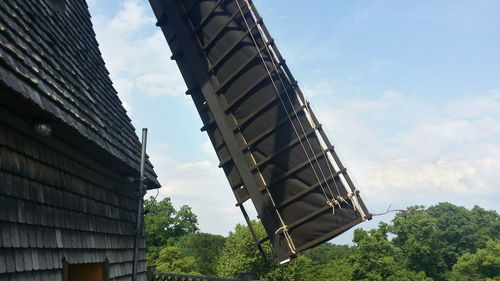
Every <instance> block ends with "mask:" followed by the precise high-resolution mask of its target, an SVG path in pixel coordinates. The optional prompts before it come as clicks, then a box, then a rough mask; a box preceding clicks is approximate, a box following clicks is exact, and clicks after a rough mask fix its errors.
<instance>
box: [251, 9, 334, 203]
mask: <svg viewBox="0 0 500 281" xmlns="http://www.w3.org/2000/svg"><path fill="white" fill-rule="evenodd" d="M244 1H245V3H246V4H247V8H248V10H250V12H252V15H253V11H252V7H251V5H250V2H249V1H248V0H244ZM253 18H254V20H255V16H254V15H253ZM245 22H246V19H245ZM247 26H248V24H247ZM257 29H258V31H259V35H260V37H261V39H262V40H263V41H264V42H265V43H266V42H268V41H269V40H268V38H267V37H266V36H265V34H264V33H263V31H262V29H261V27H260V25H259V26H258V28H257ZM252 38H253V35H252ZM254 42H255V40H254ZM264 46H265V49H266V51H267V55H268V56H269V58H270V59H271V63H272V64H273V67H274V68H275V69H278V65H277V63H276V61H278V59H277V57H276V55H275V54H274V52H271V50H270V48H269V46H268V45H267V44H264ZM256 48H257V46H256ZM263 63H264V64H265V62H264V61H263ZM266 69H267V66H266ZM276 73H277V75H278V78H279V81H280V83H281V86H282V87H283V90H284V91H285V96H286V97H287V99H288V102H289V104H290V107H291V108H292V110H293V114H294V115H295V116H297V123H299V126H300V129H301V130H302V133H303V134H304V135H305V133H306V131H305V129H304V126H303V125H302V122H301V121H300V119H299V117H298V115H297V111H296V109H295V107H294V105H293V102H292V100H291V98H290V94H289V93H288V90H287V87H286V86H285V83H284V82H283V79H282V78H281V74H280V71H276ZM288 80H290V79H288ZM272 82H273V85H274V80H273V81H272ZM274 88H275V90H276V92H277V94H278V95H279V91H278V89H277V87H276V86H274ZM295 94H296V93H295ZM295 97H296V98H297V100H298V101H299V102H300V103H301V105H304V104H305V105H306V109H307V102H306V101H305V100H304V101H303V100H301V98H300V96H298V95H297V94H296V95H295ZM282 104H283V107H284V109H285V111H286V112H287V114H288V110H287V109H286V106H285V104H284V103H283V102H282ZM304 113H305V114H306V118H307V119H308V120H309V125H311V127H312V128H313V129H316V128H315V127H316V126H315V124H314V122H311V120H310V119H311V117H310V115H309V113H308V112H307V110H304ZM291 122H292V121H291ZM292 126H294V125H293V123H292ZM294 130H296V129H295V128H294ZM296 134H297V138H299V135H298V133H297V132H296ZM318 139H319V138H318ZM299 140H300V138H299ZM306 143H307V144H308V146H309V149H310V150H311V153H312V154H313V157H314V160H315V162H316V164H317V165H318V168H319V171H320V173H321V176H322V177H323V180H324V181H325V184H326V186H327V188H328V191H329V192H330V195H331V196H332V198H333V197H334V195H333V192H332V190H331V188H330V184H329V183H328V181H327V180H326V176H325V173H324V172H323V169H322V168H321V165H320V164H319V160H318V158H317V156H316V155H315V153H314V149H313V147H312V145H311V142H310V141H309V138H307V137H306ZM303 150H304V152H305V153H306V156H307V157H308V158H309V155H307V152H306V150H305V148H304V147H303ZM322 154H323V156H324V157H325V161H326V162H327V163H328V160H327V157H326V154H325V151H324V150H323V149H322ZM310 165H311V168H312V169H313V170H314V166H313V165H312V163H310ZM314 172H315V173H316V171H315V170H314ZM330 172H331V171H330ZM331 175H332V176H333V173H331ZM317 178H318V181H320V180H319V177H318V176H317ZM334 184H335V186H336V185H337V184H336V183H335V180H334ZM337 192H338V194H340V192H339V190H338V188H337Z"/></svg>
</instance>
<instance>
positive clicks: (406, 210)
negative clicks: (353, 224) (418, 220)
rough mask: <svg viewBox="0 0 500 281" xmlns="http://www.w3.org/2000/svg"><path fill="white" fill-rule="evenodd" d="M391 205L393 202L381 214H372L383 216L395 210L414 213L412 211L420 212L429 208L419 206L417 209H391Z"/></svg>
mask: <svg viewBox="0 0 500 281" xmlns="http://www.w3.org/2000/svg"><path fill="white" fill-rule="evenodd" d="M391 206H392V204H389V207H388V208H387V211H385V212H383V213H379V214H372V216H374V217H375V216H383V215H387V214H389V213H393V212H408V213H412V212H419V211H425V210H427V208H417V209H411V208H408V209H392V210H391Z"/></svg>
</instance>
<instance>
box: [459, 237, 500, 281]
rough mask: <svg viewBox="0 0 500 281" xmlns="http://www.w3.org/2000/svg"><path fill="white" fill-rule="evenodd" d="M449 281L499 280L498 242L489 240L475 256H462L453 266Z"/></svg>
mask: <svg viewBox="0 0 500 281" xmlns="http://www.w3.org/2000/svg"><path fill="white" fill-rule="evenodd" d="M450 280H451V281H493V280H495V281H498V280H500V240H495V241H493V240H491V241H488V242H487V243H486V248H484V249H479V250H478V251H477V252H476V253H475V254H471V253H466V254H464V255H462V256H461V257H460V258H459V259H458V261H457V263H456V264H455V265H454V266H453V270H452V272H451V278H450Z"/></svg>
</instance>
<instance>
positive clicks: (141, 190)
mask: <svg viewBox="0 0 500 281" xmlns="http://www.w3.org/2000/svg"><path fill="white" fill-rule="evenodd" d="M147 139H148V129H147V128H143V129H142V148H141V166H140V178H139V190H138V191H137V220H136V222H137V224H136V229H135V241H134V257H133V260H134V263H133V264H132V281H137V260H138V258H139V243H140V240H141V234H142V227H143V226H142V216H143V213H144V212H143V210H142V209H143V201H144V194H146V192H145V191H146V177H145V176H144V166H145V163H146V142H147Z"/></svg>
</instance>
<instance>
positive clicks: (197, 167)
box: [148, 143, 243, 235]
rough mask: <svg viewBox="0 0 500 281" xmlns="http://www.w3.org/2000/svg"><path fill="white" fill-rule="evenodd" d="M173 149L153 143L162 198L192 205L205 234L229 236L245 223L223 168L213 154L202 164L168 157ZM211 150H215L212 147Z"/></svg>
mask: <svg viewBox="0 0 500 281" xmlns="http://www.w3.org/2000/svg"><path fill="white" fill-rule="evenodd" d="M206 146H207V145H206V143H203V144H202V147H201V149H202V150H208V147H206ZM171 149H175V148H173V147H171V146H169V145H165V144H153V145H151V149H150V152H149V155H150V156H151V161H152V163H154V165H155V171H156V173H157V174H158V175H159V180H160V183H161V184H162V188H161V189H160V190H159V196H158V197H159V198H164V197H167V196H168V197H171V198H172V199H173V203H174V205H176V206H177V207H179V206H180V205H183V204H187V205H189V206H191V207H192V209H193V211H194V213H195V214H196V215H198V222H199V226H200V229H201V231H204V232H210V233H216V234H221V235H227V233H228V232H229V231H230V230H232V229H233V228H234V226H235V225H236V224H237V223H242V222H243V217H242V216H241V214H240V211H239V209H238V208H236V207H235V199H234V196H233V194H232V192H231V189H230V187H229V184H228V182H227V180H226V177H225V176H224V173H223V171H222V169H219V168H218V166H217V162H216V160H215V159H214V158H213V157H212V156H211V155H207V159H203V160H200V161H194V162H186V161H182V160H179V159H173V158H170V157H168V154H169V151H170V150H171ZM210 149H211V150H212V151H213V148H212V147H210ZM212 153H213V152H212ZM202 156H203V155H202ZM156 192H157V191H150V193H149V194H148V196H149V195H152V196H155V195H156Z"/></svg>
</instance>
